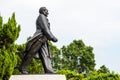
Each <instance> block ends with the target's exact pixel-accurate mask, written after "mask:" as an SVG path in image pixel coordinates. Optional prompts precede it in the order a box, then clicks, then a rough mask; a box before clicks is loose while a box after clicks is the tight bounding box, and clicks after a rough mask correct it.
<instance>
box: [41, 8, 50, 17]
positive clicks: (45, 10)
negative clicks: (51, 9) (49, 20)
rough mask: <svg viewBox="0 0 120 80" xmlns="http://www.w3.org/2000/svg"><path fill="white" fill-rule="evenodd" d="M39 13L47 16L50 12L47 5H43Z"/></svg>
mask: <svg viewBox="0 0 120 80" xmlns="http://www.w3.org/2000/svg"><path fill="white" fill-rule="evenodd" d="M39 13H40V14H43V15H45V16H46V17H47V16H48V14H49V13H48V10H47V8H46V7H41V8H40V9H39Z"/></svg>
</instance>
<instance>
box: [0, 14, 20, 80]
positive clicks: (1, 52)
mask: <svg viewBox="0 0 120 80" xmlns="http://www.w3.org/2000/svg"><path fill="white" fill-rule="evenodd" d="M19 32H20V25H17V22H16V20H15V13H13V15H12V17H11V18H9V19H8V22H7V23H5V24H3V20H2V17H1V16H0V80H9V78H10V76H11V75H12V73H13V70H14V67H15V66H16V64H17V59H16V55H15V52H16V45H15V41H16V40H17V38H18V36H19Z"/></svg>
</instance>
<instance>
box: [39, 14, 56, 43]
mask: <svg viewBox="0 0 120 80" xmlns="http://www.w3.org/2000/svg"><path fill="white" fill-rule="evenodd" d="M40 22H41V27H42V30H43V33H44V34H45V36H46V37H47V39H48V40H52V41H54V42H57V38H56V37H55V36H54V35H53V34H52V32H51V31H50V29H49V28H48V23H47V20H46V18H45V16H44V15H41V20H40Z"/></svg>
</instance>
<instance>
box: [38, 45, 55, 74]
mask: <svg viewBox="0 0 120 80" xmlns="http://www.w3.org/2000/svg"><path fill="white" fill-rule="evenodd" d="M49 54H50V53H49V51H48V47H47V45H46V44H44V45H42V46H41V49H40V50H39V55H40V59H41V61H42V64H43V67H44V71H45V73H51V74H52V73H55V72H54V70H53V68H52V65H51V60H50V56H49Z"/></svg>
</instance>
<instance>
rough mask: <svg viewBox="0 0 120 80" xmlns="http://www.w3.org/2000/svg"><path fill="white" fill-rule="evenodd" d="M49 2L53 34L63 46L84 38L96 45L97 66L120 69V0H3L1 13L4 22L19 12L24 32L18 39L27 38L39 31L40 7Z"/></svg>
mask: <svg viewBox="0 0 120 80" xmlns="http://www.w3.org/2000/svg"><path fill="white" fill-rule="evenodd" d="M41 6H46V7H47V8H48V10H49V13H50V14H49V16H48V18H49V20H50V23H51V30H52V32H53V34H54V35H55V36H56V37H57V38H58V39H59V41H58V42H57V43H55V45H56V46H57V47H58V48H61V47H62V46H63V45H68V44H69V43H70V42H72V41H73V40H74V39H82V40H83V41H84V43H85V44H86V45H88V46H89V45H90V46H92V47H93V48H94V53H95V60H96V64H97V65H96V68H99V67H100V66H101V65H106V66H107V67H108V68H109V69H110V70H111V71H115V72H117V73H120V68H119V67H120V64H119V61H120V58H119V56H120V54H119V53H120V51H119V50H120V47H119V46H120V1H119V0H2V1H1V2H0V14H1V16H3V18H4V22H6V21H7V19H8V17H10V16H11V14H12V12H15V13H16V20H17V22H18V24H20V25H21V32H20V36H19V38H18V40H17V41H16V43H19V44H22V43H24V42H26V39H27V37H28V36H32V35H33V34H34V32H35V27H36V26H35V21H36V18H37V16H38V10H39V8H40V7H41Z"/></svg>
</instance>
